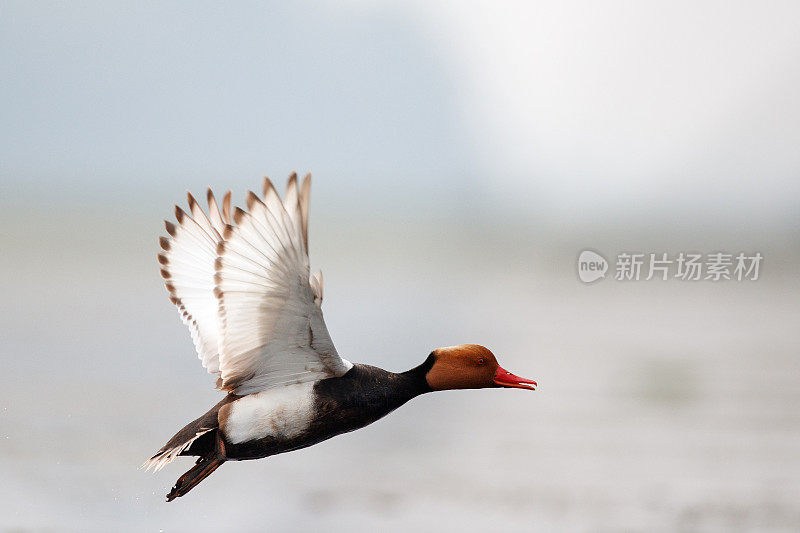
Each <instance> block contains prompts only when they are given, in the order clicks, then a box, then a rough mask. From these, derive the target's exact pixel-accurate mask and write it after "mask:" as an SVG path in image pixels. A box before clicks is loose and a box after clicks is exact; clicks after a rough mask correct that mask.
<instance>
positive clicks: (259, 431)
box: [222, 382, 314, 444]
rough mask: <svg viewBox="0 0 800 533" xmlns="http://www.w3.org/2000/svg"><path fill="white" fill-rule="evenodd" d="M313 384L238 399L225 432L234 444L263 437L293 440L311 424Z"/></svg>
mask: <svg viewBox="0 0 800 533" xmlns="http://www.w3.org/2000/svg"><path fill="white" fill-rule="evenodd" d="M313 388H314V383H313V382H306V383H299V384H295V385H287V386H285V387H276V388H272V389H268V390H265V391H262V392H257V393H255V394H250V395H248V396H245V397H244V398H241V399H239V400H236V401H235V402H233V403H232V404H229V405H230V412H229V414H228V418H227V419H226V420H225V426H224V427H223V428H222V431H223V433H224V435H225V437H226V438H227V440H228V441H230V442H231V443H233V444H239V443H242V442H247V441H251V440H256V439H263V438H264V437H278V438H291V437H296V436H297V435H299V434H301V433H302V432H303V431H305V430H306V429H307V428H308V426H309V424H310V423H311V417H312V416H313V407H314V391H313Z"/></svg>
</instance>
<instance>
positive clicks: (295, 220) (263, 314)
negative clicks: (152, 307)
mask: <svg viewBox="0 0 800 533" xmlns="http://www.w3.org/2000/svg"><path fill="white" fill-rule="evenodd" d="M310 186H311V176H310V175H307V176H306V177H305V178H304V180H303V183H302V185H300V186H299V187H298V183H297V175H296V174H292V175H291V176H290V177H289V181H288V184H287V188H286V194H285V195H284V200H283V201H281V199H280V197H279V196H278V193H277V192H276V191H275V188H274V186H273V185H272V182H271V181H270V180H269V179H268V178H265V179H264V188H263V190H264V193H263V197H261V198H259V197H258V196H257V195H256V194H255V193H253V192H250V193H248V196H247V211H245V210H242V209H239V208H236V209H235V210H234V211H233V217H232V218H233V220H231V208H230V192H228V194H226V196H225V199H224V200H223V207H222V211H221V212H220V209H219V207H218V205H217V203H216V200H215V198H214V195H213V193H212V192H211V190H210V189H209V191H208V195H207V200H208V215H206V213H204V212H203V210H202V209H201V208H200V206H199V204H198V203H197V201H195V199H194V198H193V197H192V196H191V195H189V196H188V198H189V213H186V212H184V211H183V210H182V209H181V208H180V207H177V206H176V211H175V213H176V218H177V222H178V223H177V225H174V224H172V223H170V222H167V223H166V226H167V232H168V233H169V234H170V237H169V238H166V237H162V238H161V241H160V242H161V247H162V248H163V252H162V253H161V254H159V262H160V263H161V265H162V271H161V273H162V276H163V277H164V279H165V284H166V286H167V290H168V291H169V294H170V300H171V301H172V302H173V303H174V304H175V306H176V307H177V308H178V310H179V312H180V313H181V318H182V319H183V321H184V323H186V324H187V326H189V329H190V331H191V333H192V339H193V340H194V344H195V348H196V349H197V353H198V356H199V357H200V360H201V361H202V363H203V366H204V367H205V368H206V369H207V370H208V371H209V372H210V373H212V374H217V375H218V376H219V379H218V380H217V386H218V387H219V388H221V389H223V390H226V391H231V392H234V393H235V394H237V395H246V394H252V393H254V392H259V391H262V390H265V389H268V388H272V387H278V386H282V385H289V384H293V383H303V382H307V381H316V380H319V379H324V378H327V377H333V376H341V375H343V374H344V373H346V372H347V371H348V370H349V369H350V368H351V367H352V364H351V363H350V362H348V361H346V360H345V359H342V358H341V357H339V355H338V353H337V352H336V348H335V347H334V345H333V341H332V340H331V338H330V335H329V333H328V330H327V327H326V326H325V321H324V319H323V316H322V310H321V308H320V306H321V303H322V273H321V272H317V273H316V274H315V275H314V276H310V275H309V273H310V269H309V260H308V206H309V198H310Z"/></svg>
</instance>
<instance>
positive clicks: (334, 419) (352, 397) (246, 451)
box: [226, 364, 430, 460]
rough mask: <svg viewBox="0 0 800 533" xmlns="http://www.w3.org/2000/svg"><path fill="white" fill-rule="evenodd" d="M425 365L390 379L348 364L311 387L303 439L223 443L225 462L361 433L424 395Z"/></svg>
mask: <svg viewBox="0 0 800 533" xmlns="http://www.w3.org/2000/svg"><path fill="white" fill-rule="evenodd" d="M425 366H426V365H425V364H423V365H421V366H420V367H417V368H415V369H413V370H409V371H408V372H403V373H401V374H396V373H394V372H388V371H386V370H383V369H382V368H377V367H374V366H369V365H360V364H356V365H353V368H351V369H350V370H349V371H348V372H347V373H346V374H345V375H343V376H341V377H338V378H328V379H323V380H320V381H318V382H317V383H316V384H315V385H314V416H313V418H312V419H311V423H310V424H309V427H308V429H307V430H306V431H305V432H303V434H301V435H298V436H296V437H293V438H291V439H286V440H283V439H277V438H275V437H266V438H264V439H260V440H258V441H250V442H245V443H241V444H238V445H232V444H229V445H228V448H227V450H226V455H227V456H228V458H229V459H233V460H242V459H258V458H261V457H267V456H270V455H276V454H279V453H284V452H288V451H292V450H297V449H300V448H306V447H308V446H311V445H314V444H317V443H318V442H322V441H324V440H327V439H329V438H331V437H334V436H336V435H340V434H342V433H347V432H349V431H353V430H356V429H359V428H362V427H364V426H366V425H368V424H371V423H372V422H375V421H376V420H378V419H379V418H381V417H383V416H386V415H387V414H389V413H391V412H392V411H394V410H395V409H397V408H398V407H400V406H401V405H403V404H404V403H406V402H407V401H408V400H410V399H412V398H414V397H415V396H418V395H420V394H422V393H424V392H428V391H430V388H429V387H428V384H427V382H426V381H425V372H426V371H427V368H425Z"/></svg>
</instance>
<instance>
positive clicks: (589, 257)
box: [578, 250, 608, 283]
mask: <svg viewBox="0 0 800 533" xmlns="http://www.w3.org/2000/svg"><path fill="white" fill-rule="evenodd" d="M607 271H608V261H606V258H605V257H603V256H602V255H600V254H598V253H597V252H593V251H591V250H584V251H582V252H581V254H580V255H579V256H578V277H579V278H581V281H582V282H584V283H592V282H593V281H597V280H598V279H601V278H604V277H606V272H607Z"/></svg>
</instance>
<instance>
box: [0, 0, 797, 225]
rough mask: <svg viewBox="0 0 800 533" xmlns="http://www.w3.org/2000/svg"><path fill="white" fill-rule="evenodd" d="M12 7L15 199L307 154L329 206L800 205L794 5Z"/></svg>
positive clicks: (577, 212) (720, 210)
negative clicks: (799, 203)
mask: <svg viewBox="0 0 800 533" xmlns="http://www.w3.org/2000/svg"><path fill="white" fill-rule="evenodd" d="M0 6H1V7H0V10H2V16H1V17H0V72H2V78H3V82H2V84H1V85H0V101H2V102H3V103H2V105H0V120H2V123H3V124H4V127H3V128H2V132H0V161H2V162H1V163H0V177H1V178H2V184H3V189H4V190H5V191H6V193H5V194H3V198H2V201H3V202H4V203H6V204H15V198H17V197H18V196H21V197H22V198H26V199H28V200H31V199H33V197H34V195H36V194H41V195H44V196H46V197H47V198H48V199H49V200H50V201H51V202H60V201H61V200H63V199H64V198H68V199H70V201H71V202H74V201H75V200H79V201H82V202H90V204H92V205H94V204H96V205H97V206H98V208H100V206H102V205H103V204H105V203H107V202H124V203H126V204H127V207H126V208H127V209H135V208H137V207H142V206H141V205H138V204H142V203H145V202H155V203H156V204H157V207H158V208H159V209H163V207H161V206H162V204H163V202H161V203H159V198H161V195H163V197H164V198H165V199H166V198H168V197H170V196H172V197H175V196H176V194H181V195H182V191H183V190H184V189H187V188H188V189H192V190H195V191H197V190H202V188H203V187H205V186H206V185H208V184H213V185H217V186H219V187H223V186H231V187H233V188H234V189H236V190H237V191H238V192H239V194H240V196H239V197H242V195H243V191H244V189H245V188H249V187H252V186H253V185H252V184H253V183H254V181H257V180H258V176H260V175H261V174H265V173H266V174H270V175H272V176H278V177H280V178H281V179H282V178H283V176H284V175H285V174H287V173H288V171H289V170H291V169H297V170H299V171H301V172H304V171H307V170H310V171H313V172H314V174H315V176H316V177H317V181H316V190H317V191H318V193H319V194H323V195H324V196H325V197H326V198H327V200H326V204H325V205H323V206H321V207H318V208H322V209H325V208H326V206H330V205H331V204H332V203H333V202H334V200H333V199H332V198H334V197H335V198H336V200H335V201H336V202H339V206H340V207H346V208H347V209H351V210H366V211H367V212H380V213H382V214H392V213H393V212H394V211H395V209H397V208H399V209H397V211H399V212H400V213H402V212H405V211H407V210H409V209H410V210H412V211H417V212H426V211H430V210H443V211H444V212H455V211H458V210H459V209H463V206H464V205H468V206H470V207H471V208H473V209H481V210H488V211H489V212H497V213H501V214H502V213H512V214H516V215H522V216H523V217H530V216H532V215H534V216H536V217H540V218H542V219H544V220H547V221H549V222H551V223H552V224H553V225H554V226H556V227H558V226H559V225H562V224H568V225H574V224H578V225H584V224H589V223H590V222H589V221H590V220H592V221H594V222H592V223H596V222H597V218H598V217H600V220H601V222H602V221H603V219H615V218H620V217H621V218H622V219H624V220H628V221H636V220H638V219H641V218H642V217H650V218H663V219H667V220H669V219H670V218H672V217H681V218H684V219H687V218H688V219H689V220H697V221H706V222H710V223H714V224H718V225H721V226H725V225H726V224H727V223H730V222H732V221H733V220H735V219H737V218H746V219H748V220H749V221H750V223H751V224H756V225H759V224H767V225H768V226H770V227H771V228H773V229H776V228H783V229H788V228H789V227H794V228H795V229H796V226H797V223H798V217H797V213H798V212H799V211H798V198H800V179H799V178H800V176H798V169H800V150H798V149H797V147H798V145H800V105H799V104H798V99H797V97H796V94H797V88H798V85H800V83H798V82H800V79H799V78H800V69H798V65H799V64H800V32H797V25H796V21H797V20H798V17H800V8H798V7H797V4H796V3H794V2H767V3H756V2H669V3H651V2H602V3H597V2H544V3H543V2H533V3H528V2H525V3H520V4H513V3H512V4H508V3H502V2H491V3H462V2H445V3H429V2H410V3H393V2H377V3H373V2H346V3H344V4H340V3H328V2H321V3H311V4H302V6H301V5H294V4H292V5H290V6H286V5H284V4H283V3H273V4H269V3H261V2H258V3H237V4H234V5H228V4H225V5H222V4H213V3H191V4H188V3H186V4H181V3H166V4H165V3H160V2H156V3H147V2H140V3H139V2H137V3H135V4H134V3H130V4H127V5H121V4H110V3H92V2H84V3H80V4H77V5H76V4H67V3H47V2H36V3H31V2H2V4H0ZM126 199H127V200H126ZM387 206H388V208H387ZM606 221H607V220H606Z"/></svg>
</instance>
